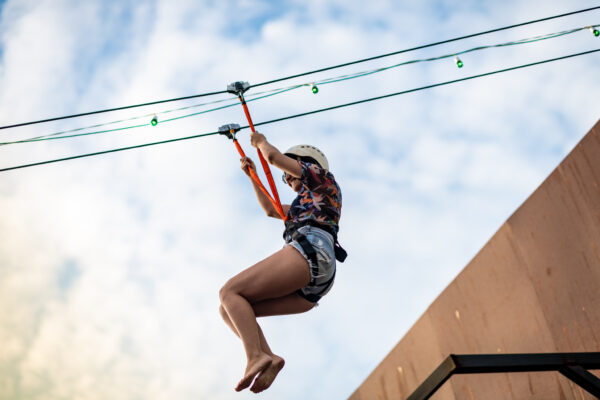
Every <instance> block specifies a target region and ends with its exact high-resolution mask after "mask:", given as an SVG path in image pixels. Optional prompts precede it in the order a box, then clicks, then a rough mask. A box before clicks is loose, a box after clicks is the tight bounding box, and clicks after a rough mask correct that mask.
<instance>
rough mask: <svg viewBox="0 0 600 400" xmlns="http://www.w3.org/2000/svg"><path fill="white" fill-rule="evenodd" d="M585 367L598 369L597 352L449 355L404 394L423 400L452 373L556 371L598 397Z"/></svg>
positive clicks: (599, 388) (597, 383)
mask: <svg viewBox="0 0 600 400" xmlns="http://www.w3.org/2000/svg"><path fill="white" fill-rule="evenodd" d="M588 369H600V352H598V353H534V354H463V355H456V354H451V355H450V356H448V357H447V358H446V359H445V360H444V361H443V362H442V363H441V364H440V365H439V366H438V367H437V368H436V369H435V371H433V372H432V373H431V375H429V376H428V377H427V379H425V380H424V381H423V383H421V385H419V387H418V388H417V389H416V390H415V391H414V392H413V393H412V394H411V395H410V396H408V398H407V400H426V399H428V398H429V397H431V396H432V395H433V394H434V393H435V392H436V391H437V390H438V389H439V388H440V387H441V386H442V385H443V384H444V382H446V381H447V380H448V379H450V377H451V376H452V375H453V374H485V373H507V372H535V371H558V372H560V373H561V374H563V375H564V376H566V377H567V378H569V379H570V380H572V381H573V382H575V383H576V384H577V385H579V386H581V387H582V388H583V389H585V390H586V391H588V392H590V393H591V394H592V395H594V396H596V397H598V398H600V379H598V378H597V377H596V376H594V375H593V374H591V373H589V372H588V371H587V370H588Z"/></svg>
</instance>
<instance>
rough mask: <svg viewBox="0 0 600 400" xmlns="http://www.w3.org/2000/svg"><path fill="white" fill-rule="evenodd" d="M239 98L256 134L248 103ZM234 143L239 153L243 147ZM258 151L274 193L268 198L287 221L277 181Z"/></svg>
mask: <svg viewBox="0 0 600 400" xmlns="http://www.w3.org/2000/svg"><path fill="white" fill-rule="evenodd" d="M238 97H239V99H240V101H241V102H242V107H243V108H244V113H245V114H246V119H247V120H248V125H250V130H251V131H252V132H256V130H255V129H254V124H253V123H252V117H250V111H249V110H248V106H247V105H246V101H245V100H244V96H243V95H241V94H240V95H239V96H238ZM234 142H235V143H236V146H238V151H240V150H241V147H239V144H238V143H237V140H236V141H234ZM256 151H257V152H258V158H259V159H260V163H261V164H262V167H263V170H264V171H265V175H266V176H267V181H269V186H270V187H271V192H273V197H271V196H268V197H269V199H270V200H271V203H273V206H275V209H276V210H277V213H278V214H279V215H280V216H281V219H283V220H284V221H286V220H287V217H286V215H285V214H284V213H283V207H281V201H280V200H279V194H278V193H277V186H275V180H274V179H273V174H271V168H269V164H268V163H267V160H265V157H264V156H263V154H262V152H261V151H260V149H258V148H257V149H256ZM261 186H262V184H261ZM263 191H264V190H263ZM273 198H274V199H273Z"/></svg>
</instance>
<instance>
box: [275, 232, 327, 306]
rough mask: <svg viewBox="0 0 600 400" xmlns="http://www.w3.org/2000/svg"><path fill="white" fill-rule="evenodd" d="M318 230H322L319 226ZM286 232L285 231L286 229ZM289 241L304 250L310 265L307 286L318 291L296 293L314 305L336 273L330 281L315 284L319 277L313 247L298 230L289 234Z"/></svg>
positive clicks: (299, 291) (315, 253)
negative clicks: (309, 276) (294, 242)
mask: <svg viewBox="0 0 600 400" xmlns="http://www.w3.org/2000/svg"><path fill="white" fill-rule="evenodd" d="M286 225H287V224H286ZM315 226H316V225H315ZM319 228H320V229H323V228H322V227H320V226H319ZM286 231H287V229H286ZM290 239H291V240H293V241H296V242H298V244H299V245H300V247H302V250H304V254H306V257H308V259H309V260H310V263H309V264H310V269H311V271H312V273H311V274H310V275H311V278H310V283H309V284H308V285H309V286H312V287H316V288H319V289H320V290H319V291H318V292H316V293H309V294H306V293H303V292H302V289H300V290H298V291H297V292H296V293H298V294H299V295H300V296H302V297H304V298H305V299H306V300H308V301H310V302H313V303H316V302H318V301H319V300H320V299H321V297H322V296H321V295H322V294H323V293H325V292H326V291H327V290H328V289H329V287H330V286H331V284H332V283H333V281H334V279H335V272H336V271H335V270H334V271H333V276H332V277H331V278H330V279H328V280H327V281H326V282H323V283H317V276H319V264H318V260H317V252H316V251H315V248H314V246H313V245H312V244H311V243H310V242H309V241H308V239H307V238H306V236H305V235H303V234H302V233H300V232H299V231H298V229H296V230H295V231H293V232H292V233H291V234H290Z"/></svg>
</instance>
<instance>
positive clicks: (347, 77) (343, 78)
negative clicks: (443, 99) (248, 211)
mask: <svg viewBox="0 0 600 400" xmlns="http://www.w3.org/2000/svg"><path fill="white" fill-rule="evenodd" d="M599 26H600V25H588V26H584V27H580V28H574V29H570V30H565V31H561V32H555V33H548V34H544V35H538V36H535V37H530V38H524V39H519V40H515V41H510V42H505V43H497V44H492V45H485V46H478V47H474V48H471V49H468V50H462V51H458V52H455V53H450V54H446V55H442V56H437V57H430V58H425V59H415V60H408V61H405V62H402V63H398V64H394V65H391V66H387V67H381V68H376V69H372V70H368V71H361V72H355V73H352V74H346V75H341V76H337V77H332V78H325V79H322V80H318V81H314V82H307V83H303V84H297V85H294V86H288V87H285V88H277V89H271V90H268V91H263V92H258V93H253V94H250V95H248V96H247V98H250V99H249V100H247V101H248V102H250V101H254V100H259V99H263V98H265V97H270V96H274V95H278V94H280V93H283V92H287V91H290V90H294V89H298V88H300V87H302V86H313V87H318V86H321V85H327V84H331V83H337V82H341V81H346V80H350V79H356V78H360V77H364V76H367V75H372V74H375V73H379V72H383V71H387V70H390V69H393V68H398V67H401V66H405V65H409V64H416V63H421V62H430V61H437V60H442V59H446V58H450V57H456V56H458V55H462V54H466V53H471V52H474V51H481V50H484V49H490V48H499V47H507V46H514V45H520V44H527V43H534V42H539V41H542V40H548V39H554V38H557V37H561V36H566V35H570V34H572V33H575V32H579V31H582V30H588V29H589V30H594V29H596V28H597V27H599ZM461 62H462V61H461ZM227 101H228V102H232V101H233V102H232V103H230V104H227V105H225V106H221V107H216V108H211V109H208V110H203V111H200V112H195V113H191V114H185V115H181V116H178V117H174V118H169V119H164V120H160V123H165V122H170V121H174V120H178V119H182V118H188V117H192V116H196V115H200V114H205V113H209V112H212V111H217V110H221V109H224V108H228V107H233V106H235V105H236V104H237V102H236V101H235V100H234V99H221V100H216V101H211V102H206V103H201V104H195V105H191V106H186V107H180V108H176V109H171V110H165V111H160V112H156V113H153V114H146V115H144V116H137V117H132V118H128V119H122V120H119V121H112V122H106V123H102V124H96V125H92V126H88V127H84V128H76V129H70V130H66V131H60V132H55V133H50V134H46V135H41V136H36V137H33V138H29V139H21V140H14V141H9V142H0V146H5V145H10V144H17V143H31V142H40V141H46V140H56V139H67V138H74V137H80V136H89V135H96V134H101V133H110V132H117V131H123V130H128V129H133V128H141V127H145V126H147V125H148V124H147V123H144V124H138V125H133V126H126V127H119V128H115V129H104V130H100V131H94V132H85V133H75V134H71V135H65V134H66V133H72V132H78V131H82V130H86V129H91V128H97V127H102V126H107V125H112V124H116V123H120V122H127V121H133V120H138V119H141V118H150V117H152V116H154V117H156V116H158V115H164V114H168V113H172V112H175V111H182V110H186V109H190V108H195V107H200V106H204V105H210V104H216V103H222V102H227ZM59 135H62V136H59Z"/></svg>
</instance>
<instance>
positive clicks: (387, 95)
mask: <svg viewBox="0 0 600 400" xmlns="http://www.w3.org/2000/svg"><path fill="white" fill-rule="evenodd" d="M599 51H600V49H595V50H588V51H584V52H581V53H575V54H569V55H566V56H562V57H556V58H550V59H547V60H542V61H537V62H533V63H529V64H523V65H518V66H515V67H510V68H504V69H500V70H496V71H491V72H486V73H483V74H478V75H472V76H468V77H464V78H459V79H454V80H451V81H446V82H441V83H435V84H432V85H427V86H421V87H418V88H415V89H409V90H403V91H401V92H395V93H390V94H386V95H383V96H377V97H370V98H368V99H363V100H358V101H353V102H350V103H345V104H339V105H337V106H332V107H326V108H321V109H318V110H313V111H308V112H304V113H300V114H295V115H290V116H287V117H282V118H276V119H272V120H269V121H263V122H259V123H255V124H254V126H262V125H267V124H272V123H275V122H280V121H285V120H288V119H293V118H298V117H304V116H307V115H311V114H317V113H321V112H325V111H331V110H336V109H338V108H343V107H348V106H352V105H356V104H362V103H367V102H370V101H374V100H381V99H385V98H388V97H393V96H399V95H403V94H407V93H413V92H418V91H421V90H425V89H431V88H435V87H439V86H444V85H449V84H452V83H457V82H462V81H467V80H471V79H476V78H482V77H485V76H490V75H495V74H500V73H503V72H508V71H514V70H517V69H521V68H527V67H532V66H535V65H541V64H546V63H550V62H554V61H559V60H565V59H568V58H573V57H578V56H583V55H587V54H592V53H596V52H599ZM246 128H249V126H243V127H241V128H240V129H246ZM219 133H220V132H218V131H217V132H209V133H203V134H199V135H193V136H187V137H181V138H175V139H169V140H163V141H160V142H151V143H144V144H141V145H135V146H128V147H121V148H117V149H112V150H106V151H100V152H96V153H88V154H81V155H77V156H72V157H66V158H59V159H55V160H47V161H41V162H37V163H32V164H24V165H17V166H14V167H8V168H2V169H0V172H5V171H11V170H15V169H21V168H27V167H34V166H38V165H44V164H50V163H56V162H61V161H68V160H74V159H77V158H83V157H91V156H97V155H101V154H108V153H115V152H118V151H124V150H131V149H137V148H141V147H148V146H154V145H159V144H166V143H172V142H178V141H182V140H189V139H195V138H199V137H204V136H211V135H217V134H219Z"/></svg>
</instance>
